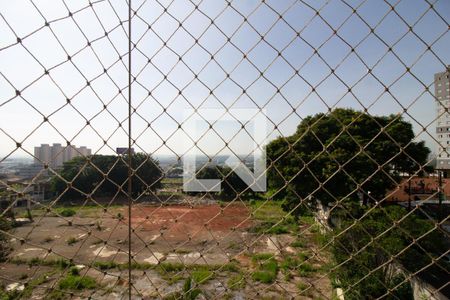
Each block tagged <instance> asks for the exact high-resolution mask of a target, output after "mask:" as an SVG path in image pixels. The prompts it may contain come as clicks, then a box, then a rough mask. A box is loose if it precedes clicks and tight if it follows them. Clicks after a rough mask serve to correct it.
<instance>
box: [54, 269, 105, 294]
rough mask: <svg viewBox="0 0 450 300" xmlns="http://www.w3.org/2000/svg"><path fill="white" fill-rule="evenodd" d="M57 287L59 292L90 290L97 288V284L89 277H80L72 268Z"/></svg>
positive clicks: (77, 271)
mask: <svg viewBox="0 0 450 300" xmlns="http://www.w3.org/2000/svg"><path fill="white" fill-rule="evenodd" d="M58 286H59V288H60V289H61V290H79V291H81V290H86V289H88V290H91V289H94V288H96V287H97V282H96V281H95V279H94V278H92V277H90V276H86V275H84V276H80V271H79V270H78V269H77V268H76V267H72V268H70V271H69V274H67V276H66V277H65V278H63V279H61V280H60V281H59V284H58Z"/></svg>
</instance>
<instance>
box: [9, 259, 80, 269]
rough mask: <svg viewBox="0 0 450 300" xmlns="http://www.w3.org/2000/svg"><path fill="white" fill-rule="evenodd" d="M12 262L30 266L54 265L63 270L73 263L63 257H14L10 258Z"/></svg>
mask: <svg viewBox="0 0 450 300" xmlns="http://www.w3.org/2000/svg"><path fill="white" fill-rule="evenodd" d="M11 262H12V263H14V264H16V265H28V266H30V267H32V266H47V267H56V268H58V269H61V270H64V269H66V268H68V267H70V266H73V263H72V262H70V261H69V260H65V259H56V260H53V259H50V260H45V259H42V258H39V257H33V258H32V259H29V260H27V259H20V258H16V259H13V260H11Z"/></svg>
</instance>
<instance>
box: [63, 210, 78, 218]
mask: <svg viewBox="0 0 450 300" xmlns="http://www.w3.org/2000/svg"><path fill="white" fill-rule="evenodd" d="M76 213H77V212H76V211H75V210H74V209H72V208H64V209H63V210H61V212H60V213H59V214H60V215H61V216H63V217H66V218H67V217H72V216H74V215H75V214H76Z"/></svg>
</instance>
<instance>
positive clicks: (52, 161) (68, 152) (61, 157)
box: [34, 144, 92, 168]
mask: <svg viewBox="0 0 450 300" xmlns="http://www.w3.org/2000/svg"><path fill="white" fill-rule="evenodd" d="M91 153H92V151H91V149H88V148H87V147H85V146H81V147H79V148H77V147H75V146H72V145H69V146H67V147H63V146H62V145H61V144H53V145H52V146H50V145H48V144H42V145H41V146H40V147H34V156H35V158H34V163H36V164H43V163H46V164H48V165H49V166H50V167H52V168H55V167H60V166H62V165H63V164H64V163H65V162H66V161H69V160H71V159H73V158H75V157H77V156H89V155H91Z"/></svg>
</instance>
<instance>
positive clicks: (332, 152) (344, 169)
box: [266, 109, 430, 214]
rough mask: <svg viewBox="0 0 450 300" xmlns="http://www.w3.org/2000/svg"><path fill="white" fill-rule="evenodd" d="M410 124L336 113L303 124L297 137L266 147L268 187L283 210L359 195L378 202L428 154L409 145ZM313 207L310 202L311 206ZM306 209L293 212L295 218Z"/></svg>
mask: <svg viewBox="0 0 450 300" xmlns="http://www.w3.org/2000/svg"><path fill="white" fill-rule="evenodd" d="M413 139H414V132H413V130H412V125H411V124H410V123H408V122H406V121H404V120H403V119H402V118H401V116H399V115H390V116H371V115H369V114H367V113H364V112H359V111H354V110H351V109H336V110H333V111H331V112H330V113H327V114H323V113H321V114H317V115H315V116H309V117H306V118H305V119H303V121H302V122H301V123H300V124H299V125H298V127H297V130H296V132H295V133H294V134H293V135H292V136H289V137H286V138H284V137H280V138H278V139H275V140H274V141H272V142H271V143H270V144H268V145H267V148H266V151H267V158H268V163H269V164H270V163H272V165H271V167H270V169H269V178H268V180H269V182H268V183H269V187H270V188H271V189H272V190H273V191H275V193H274V195H275V198H282V199H285V200H286V201H285V209H288V210H291V209H293V208H295V207H297V206H298V203H299V201H300V199H303V201H304V203H308V201H309V203H310V204H315V201H313V200H314V199H319V200H320V201H321V202H322V203H324V204H326V203H328V202H333V201H336V200H342V199H344V198H346V199H350V200H352V201H358V200H359V196H358V192H359V193H362V194H364V195H365V198H368V195H369V192H370V196H371V198H372V199H382V198H383V197H384V196H385V194H386V191H388V190H390V189H392V188H394V187H395V186H396V184H397V183H396V182H399V180H400V174H401V173H402V172H408V173H412V172H414V171H415V170H418V169H420V168H421V166H422V165H424V164H425V161H426V158H427V156H428V154H429V153H430V150H429V149H428V148H427V147H426V146H425V145H424V143H423V142H414V141H413ZM311 202H312V203H311ZM301 208H305V206H300V207H299V208H298V209H296V210H295V211H294V213H295V214H300V213H301V211H302V209H301Z"/></svg>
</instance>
